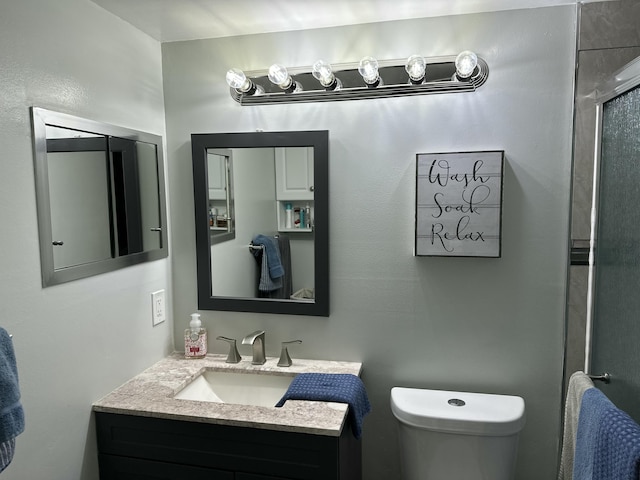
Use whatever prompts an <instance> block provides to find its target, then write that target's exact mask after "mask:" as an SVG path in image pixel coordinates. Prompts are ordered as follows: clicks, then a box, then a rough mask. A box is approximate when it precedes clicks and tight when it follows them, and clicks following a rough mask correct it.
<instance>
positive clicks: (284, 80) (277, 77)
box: [267, 63, 301, 93]
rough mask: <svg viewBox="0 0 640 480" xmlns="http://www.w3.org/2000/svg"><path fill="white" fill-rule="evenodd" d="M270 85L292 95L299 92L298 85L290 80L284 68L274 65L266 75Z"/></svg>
mask: <svg viewBox="0 0 640 480" xmlns="http://www.w3.org/2000/svg"><path fill="white" fill-rule="evenodd" d="M267 76H268V77H269V80H271V83H273V84H274V85H277V86H278V87H280V88H281V89H282V90H284V91H285V92H286V93H293V92H297V91H300V90H301V87H300V85H299V84H298V83H297V82H295V81H294V80H293V78H291V75H289V72H288V71H287V68H286V67H283V66H282V65H279V64H277V63H274V64H273V65H271V66H270V67H269V74H268V75H267Z"/></svg>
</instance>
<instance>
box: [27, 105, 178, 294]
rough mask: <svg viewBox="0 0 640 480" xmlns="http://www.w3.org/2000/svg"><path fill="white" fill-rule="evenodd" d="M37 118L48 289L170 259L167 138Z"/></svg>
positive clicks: (44, 113) (70, 119)
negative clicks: (165, 162)
mask: <svg viewBox="0 0 640 480" xmlns="http://www.w3.org/2000/svg"><path fill="white" fill-rule="evenodd" d="M31 112H32V115H31V117H32V122H33V141H34V162H35V174H36V178H35V180H36V196H37V198H36V200H37V206H38V228H39V235H40V257H41V263H42V283H43V286H49V285H55V284H59V283H63V282H68V281H71V280H76V279H79V278H84V277H88V276H92V275H97V274H100V273H104V272H108V271H112V270H116V269H119V268H123V267H126V266H129V265H134V264H137V263H141V262H146V261H150V260H155V259H158V258H164V257H166V256H167V240H166V239H167V232H166V205H165V194H164V173H163V160H162V138H161V137H159V136H156V135H151V134H148V133H144V132H138V131H135V130H130V129H125V128H121V127H115V126H113V125H108V124H102V123H98V122H94V121H91V120H86V119H82V118H79V117H74V116H71V115H67V114H62V113H58V112H52V111H49V110H45V109H42V108H35V107H34V108H32V109H31Z"/></svg>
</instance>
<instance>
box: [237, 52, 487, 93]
mask: <svg viewBox="0 0 640 480" xmlns="http://www.w3.org/2000/svg"><path fill="white" fill-rule="evenodd" d="M488 77H489V66H488V65H487V63H486V62H485V61H484V60H483V59H482V58H480V57H479V56H477V55H476V54H475V53H474V52H471V51H469V50H465V51H463V52H461V53H460V54H459V55H457V56H456V55H450V56H442V57H423V56H421V55H419V54H416V55H411V56H410V57H409V58H407V59H400V60H398V59H396V60H377V59H375V58H373V57H364V58H363V59H362V60H361V61H360V62H358V63H343V64H333V65H331V64H329V63H328V62H325V61H323V60H318V61H317V62H315V63H314V64H313V65H312V66H308V67H284V66H282V65H279V64H274V65H272V66H271V67H270V68H269V70H268V71H265V70H260V71H254V72H242V71H241V70H238V69H235V68H234V69H231V70H229V72H227V83H229V86H230V87H231V88H230V90H229V93H230V95H231V98H233V99H234V100H235V101H236V102H238V103H239V104H240V105H269V104H276V103H295V102H331V101H337V100H364V99H373V98H390V97H401V96H408V95H432V94H440V93H463V92H474V91H475V90H477V89H478V88H479V87H481V86H482V85H483V84H484V83H485V82H486V81H487V78H488Z"/></svg>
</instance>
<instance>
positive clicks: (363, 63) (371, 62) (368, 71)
mask: <svg viewBox="0 0 640 480" xmlns="http://www.w3.org/2000/svg"><path fill="white" fill-rule="evenodd" d="M358 72H359V73H360V75H362V79H363V80H364V83H366V84H367V87H369V88H376V87H377V86H378V85H380V74H379V73H378V60H376V59H375V58H373V57H364V58H363V59H362V60H360V63H359V64H358Z"/></svg>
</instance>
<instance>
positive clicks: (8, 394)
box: [0, 327, 24, 444]
mask: <svg viewBox="0 0 640 480" xmlns="http://www.w3.org/2000/svg"><path fill="white" fill-rule="evenodd" d="M23 431H24V411H23V410H22V404H21V403H20V390H19V387H18V368H17V366H16V356H15V352H14V351H13V342H12V341H11V337H9V334H8V333H7V331H6V330H5V329H4V328H2V327H0V444H2V443H4V442H6V441H8V440H11V439H12V438H15V437H17V436H18V435H20V434H21V433H22V432H23Z"/></svg>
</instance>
